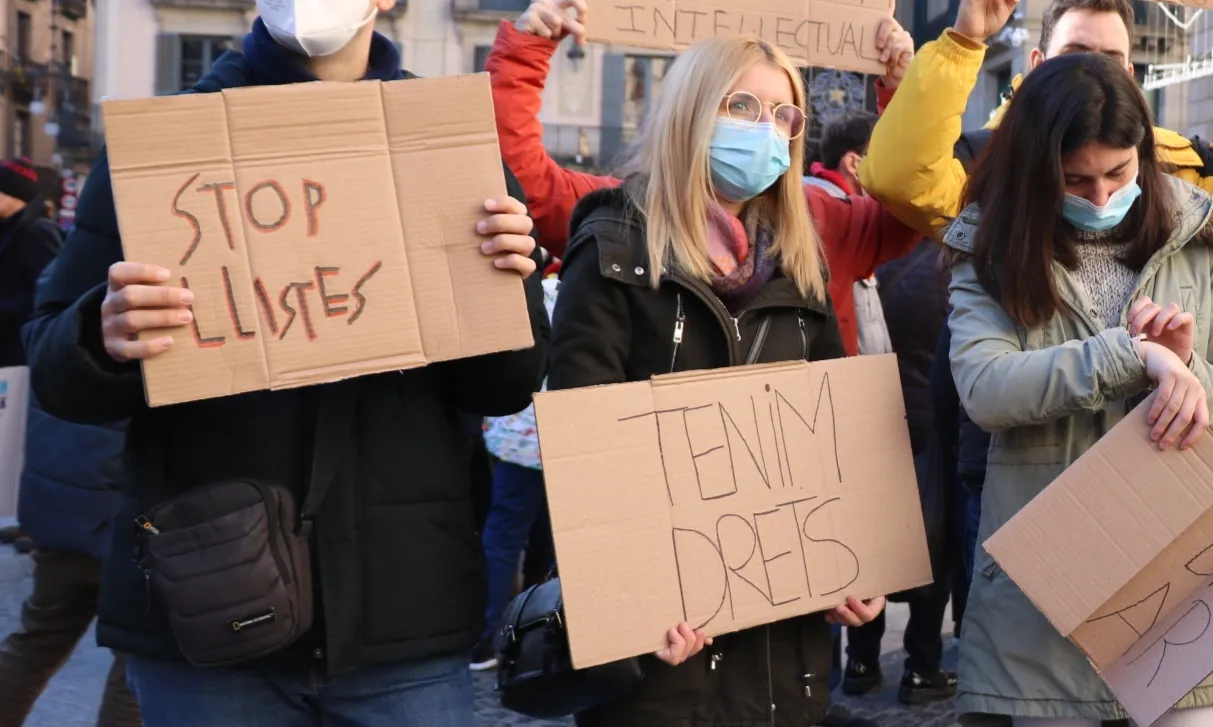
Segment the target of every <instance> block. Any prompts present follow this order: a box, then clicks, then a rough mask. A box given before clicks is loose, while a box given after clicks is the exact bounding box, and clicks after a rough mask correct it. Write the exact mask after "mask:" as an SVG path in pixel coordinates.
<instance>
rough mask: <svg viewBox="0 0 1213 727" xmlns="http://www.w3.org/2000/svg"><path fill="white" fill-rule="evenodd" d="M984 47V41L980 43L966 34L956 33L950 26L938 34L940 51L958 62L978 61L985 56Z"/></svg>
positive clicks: (985, 47)
mask: <svg viewBox="0 0 1213 727" xmlns="http://www.w3.org/2000/svg"><path fill="white" fill-rule="evenodd" d="M986 49H987V46H986V44H985V43H980V42H978V41H976V40H973V39H972V38H970V37H969V36H967V35H964V34H961V33H957V32H956V31H955V30H952V29H951V28H948V29H947V30H945V31H943V34H942V35H940V36H939V51H940V53H942V54H943V55H945V56H948V57H949V58H952V59H954V60H957V61H960V62H964V61H969V62H972V61H974V60H976V61H977V62H979V63H980V62H981V60H982V59H983V58H985V55H986Z"/></svg>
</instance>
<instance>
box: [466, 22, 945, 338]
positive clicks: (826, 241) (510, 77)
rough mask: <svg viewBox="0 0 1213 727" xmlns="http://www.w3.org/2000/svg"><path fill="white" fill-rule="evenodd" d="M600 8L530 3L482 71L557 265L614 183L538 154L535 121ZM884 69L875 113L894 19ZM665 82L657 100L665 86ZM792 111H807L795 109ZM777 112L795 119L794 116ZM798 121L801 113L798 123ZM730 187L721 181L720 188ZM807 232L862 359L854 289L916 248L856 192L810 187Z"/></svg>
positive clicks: (882, 40)
mask: <svg viewBox="0 0 1213 727" xmlns="http://www.w3.org/2000/svg"><path fill="white" fill-rule="evenodd" d="M602 1H603V0H535V1H534V2H533V3H531V5H530V7H529V8H528V9H527V10H526V12H524V13H523V14H522V15H521V16H520V17H519V18H518V20H517V21H516V22H509V21H505V20H503V21H501V25H500V27H499V28H498V31H497V39H496V41H495V42H494V43H493V47H492V49H491V51H490V53H489V56H488V59H487V60H486V63H485V69H486V70H487V71H488V72H489V75H490V77H491V78H492V84H493V100H494V107H495V109H496V114H497V134H498V138H499V139H500V142H501V155H502V158H504V159H505V161H506V163H507V164H509V166H510V169H512V170H513V171H514V173H515V174H517V175H518V180H519V181H520V182H521V183H522V187H523V189H525V190H526V195H527V208H528V210H529V211H530V214H531V217H532V219H534V221H535V228H536V229H537V230H539V241H540V244H542V245H543V246H544V247H545V248H546V249H548V250H550V251H551V252H552V254H554V255H556V256H557V257H562V256H563V250H564V247H565V241H566V240H567V238H568V232H569V220H570V218H571V216H572V212H573V207H574V206H575V205H576V204H577V202H578V200H580V199H581V198H582V197H584V196H585V195H587V194H589V193H590V192H592V191H594V190H596V189H602V188H605V187H615V186H618V185H619V184H620V181H621V180H619V179H617V178H615V177H600V176H594V175H591V174H586V173H584V172H577V171H573V170H570V169H564V168H562V167H561V166H560V165H559V164H557V163H556V162H555V161H554V160H553V159H552V158H551V157H550V156H548V153H547V151H546V150H545V148H544V142H543V139H544V127H543V124H542V123H541V122H540V121H539V110H540V108H541V107H542V105H543V87H544V83H545V82H546V80H547V76H548V72H549V70H550V67H551V61H552V57H553V55H554V54H555V53H556V49H557V46H558V44H559V43H560V41H562V40H563V39H565V38H566V37H569V36H572V37H573V39H574V40H575V41H577V42H582V40H583V39H584V37H585V26H584V22H585V20H586V19H587V17H588V15H587V13H593V12H595V8H597V7H599V4H600V3H601V2H602ZM876 47H877V48H880V49H881V62H882V63H885V64H886V68H887V71H886V73H885V75H884V76H882V77H880V78H878V79H877V80H876V83H875V96H876V107H877V109H878V110H879V109H882V108H884V106H885V105H886V104H888V103H889V102H890V101H891V99H892V97H893V93H894V92H895V90H896V89H897V87H898V85H899V84H900V83H901V79H902V78H903V77H904V75H905V72H906V69H907V68H908V67H909V65H910V61H911V59H912V58H913V57H914V41H913V39H912V38H911V37H910V34H909V33H907V32H906V31H905V30H903V29H902V28H901V26H900V25H898V24H897V22H896V21H895V20H893V19H892V18H889V19H888V20H886V21H885V23H884V24H883V25H882V26H881V28H880V29H879V31H878V32H877V35H876ZM669 82H670V78H669V77H668V76H667V77H666V79H665V81H664V82H663V84H662V93H665V89H666V88H668V87H669V85H670V83H669ZM798 108H801V109H803V108H805V105H804V104H799V105H798ZM727 111H728V112H729V113H730V114H731V115H732V116H733V117H735V118H737V119H739V120H741V121H749V120H753V119H757V118H759V116H760V115H761V114H760V111H759V109H758V107H757V104H754V103H751V102H747V103H740V104H733V105H731V106H729V107H728V108H727ZM766 111H767V112H768V113H771V112H773V111H774V110H773V109H771V108H767V109H766ZM784 113H789V114H796V113H797V112H796V111H786V112H784ZM799 116H800V118H803V114H799ZM805 127H807V123H804V122H797V123H795V124H794V125H788V124H787V123H785V124H784V129H783V131H784V133H785V134H789V135H791V136H792V137H793V138H791V145H792V147H795V148H797V149H799V148H801V147H803V144H804V137H805V134H804V129H805ZM800 160H801V157H800V156H797V157H796V159H795V161H792V160H791V158H790V157H789V161H790V162H791V168H792V170H793V171H794V172H796V173H798V174H801V173H803V171H802V168H801V166H800V164H801V161H800ZM725 184H727V182H726V183H725ZM802 199H806V200H807V201H808V206H809V212H810V215H811V216H812V219H813V223H814V225H815V226H816V228H817V231H818V232H819V233H820V237H821V242H822V247H823V250H824V255H825V259H826V261H827V263H828V265H829V270H830V276H829V281H828V282H827V289H828V291H829V294H830V297H831V298H832V299H833V301H834V305H835V309H836V313H837V316H838V327H839V330H840V331H841V334H842V345H843V348H844V349H845V350H846V352H847V354H848V355H855V354H857V353H858V352H859V339H858V335H857V332H856V315H855V302H854V292H853V285H854V283H855V282H857V281H860V280H865V279H867V278H869V277H871V275H872V274H873V273H874V272H875V271H876V268H878V267H879V266H880V265H881V264H883V263H885V262H887V261H889V260H893V259H896V258H899V257H901V256H902V255H905V254H907V253H908V252H909V251H910V250H912V249H914V247H915V246H916V245H917V244H918V242H919V240H920V239H921V238H920V237H919V236H918V234H917V233H915V232H914V231H913V230H911V229H910V228H908V227H906V226H905V225H903V224H902V223H901V222H899V221H898V220H896V219H895V218H894V217H893V216H892V215H890V214H888V213H886V212H885V211H884V209H883V208H882V207H881V205H880V204H879V203H877V202H876V201H875V200H873V199H871V198H869V197H866V196H863V195H862V194H860V193H859V191H858V190H856V193H855V194H852V195H851V196H850V197H849V198H844V199H835V198H833V197H831V196H830V194H829V193H828V192H827V191H825V190H824V189H820V188H817V187H812V186H810V187H807V188H805V189H804V191H803V193H802Z"/></svg>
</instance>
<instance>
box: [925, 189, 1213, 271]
mask: <svg viewBox="0 0 1213 727" xmlns="http://www.w3.org/2000/svg"><path fill="white" fill-rule="evenodd" d="M1165 180H1166V189H1167V190H1168V191H1169V192H1170V193H1171V195H1172V197H1173V198H1174V199H1175V205H1176V218H1177V221H1178V224H1177V225H1176V226H1175V229H1174V230H1172V232H1171V239H1170V240H1168V241H1167V244H1166V245H1164V246H1163V248H1162V249H1161V250H1159V251H1158V252H1157V253H1155V257H1156V258H1157V257H1165V256H1167V255H1170V254H1172V253H1174V252H1176V251H1177V250H1179V249H1180V248H1182V247H1183V246H1184V245H1185V244H1187V242H1188V240H1191V239H1192V237H1193V236H1194V235H1195V234H1196V233H1197V232H1199V231H1200V229H1201V228H1202V227H1204V226H1205V224H1206V223H1207V222H1208V219H1209V216H1210V212H1211V211H1213V199H1210V197H1209V194H1208V193H1207V192H1205V191H1204V190H1201V189H1199V188H1198V187H1195V186H1193V185H1191V184H1188V183H1187V182H1185V181H1183V180H1182V179H1177V178H1176V177H1172V176H1170V175H1168V176H1166V177H1165ZM980 222H981V208H980V207H978V206H977V205H976V204H971V205H969V206H967V207H965V208H964V209H963V210H961V212H960V216H959V217H957V218H956V219H955V220H953V221H952V223H951V224H950V225H948V227H947V229H946V230H945V232H944V235H943V244H944V245H946V246H947V247H950V248H952V249H953V250H956V251H958V252H963V253H966V254H971V253H972V252H973V242H974V240H975V239H976V237H977V226H978V224H979V223H980Z"/></svg>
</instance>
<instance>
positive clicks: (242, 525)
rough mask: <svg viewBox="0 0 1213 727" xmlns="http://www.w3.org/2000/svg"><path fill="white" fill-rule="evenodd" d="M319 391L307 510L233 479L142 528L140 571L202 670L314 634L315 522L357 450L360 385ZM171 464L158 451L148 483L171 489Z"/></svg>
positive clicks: (260, 485) (152, 517) (187, 495)
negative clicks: (344, 462) (352, 445)
mask: <svg viewBox="0 0 1213 727" xmlns="http://www.w3.org/2000/svg"><path fill="white" fill-rule="evenodd" d="M309 393H311V392H309ZM317 393H318V395H319V396H321V401H320V404H319V406H318V407H317V409H318V422H317V428H316V440H315V454H314V455H313V461H312V475H311V481H310V483H309V486H308V492H307V498H306V499H305V501H304V503H303V508H302V510H299V509H297V507H296V503H295V497H294V495H293V494H292V493H291V491H290V490H289V489H287V488H286V487H284V486H283V485H280V484H277V483H273V482H260V481H256V480H250V479H232V480H226V481H223V482H216V483H214V484H209V485H204V486H201V487H195V488H191V489H188V490H186V491H184V492H182V493H180V494H178V495H176V496H174V497H171V498H169V499H167V500H165V501H163V502H158V503H156V504H154V505H151V506H150V509H148V510H147V511H146V512H145V513H144V515H142V516H140V517H138V518H136V520H135V525H136V527H138V528H139V530H140V548H139V550H140V555H139V559H140V565H141V566H142V568H143V571H144V574H145V576H146V577H147V578H148V581H149V587H150V586H155V590H156V591H157V592H158V594H159V596H160V597H161V598H162V599H163V601H164V604H165V606H166V607H167V610H168V618H169V624H170V626H171V627H172V630H173V636H174V637H175V638H176V640H177V645H178V646H179V647H180V649H181V653H182V654H184V656H185V658H186V660H188V661H189V662H190V663H191V664H193V665H194V666H198V667H218V666H230V665H233V664H241V663H244V662H248V661H252V660H255V659H259V658H261V657H263V656H267V655H269V654H273V653H275V652H278V651H281V650H282V649H285V648H287V647H288V646H290V645H291V644H293V643H294V642H295V641H297V640H298V639H299V638H300V637H301V636H303V635H304V634H305V633H307V632H308V630H310V629H311V627H312V618H313V614H314V603H313V599H314V594H313V591H312V562H311V547H310V544H309V538H310V536H311V532H312V521H313V520H314V518H315V517H316V514H317V512H318V511H319V509H320V505H321V503H323V501H324V498H325V495H326V494H328V490H329V488H330V486H331V485H332V483H333V480H334V479H335V478H336V475H337V468H338V466H339V465H340V460H341V459H342V457H343V456H344V453H345V452H347V451H348V450H349V446H348V445H349V442H350V440H351V438H352V436H353V435H352V433H351V431H352V429H353V427H352V426H351V424H352V420H353V413H354V406H355V403H356V400H357V395H358V384H357V380H356V379H353V380H350V381H346V382H340V383H337V384H329V385H328V386H326V387H324V388H323V389H322V390H320V391H319V392H317ZM159 447H163V444H161V445H159ZM163 458H164V453H163V451H160V450H157V452H156V453H155V454H154V456H153V461H154V466H153V467H152V468H151V469H152V472H151V473H150V475H151V478H152V480H151V481H150V482H149V484H159V485H163V483H164V478H165V476H166V474H167V473H166V469H165V467H164V462H163ZM151 489H152V488H148V490H149V495H150V494H152V493H151V492H150V491H151ZM149 502H155V501H154V500H151V499H150V498H149ZM150 595H151V594H150V593H149V597H150Z"/></svg>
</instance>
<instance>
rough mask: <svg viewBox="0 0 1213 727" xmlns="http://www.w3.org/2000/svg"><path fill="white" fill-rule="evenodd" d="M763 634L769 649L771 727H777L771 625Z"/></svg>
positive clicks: (768, 676)
mask: <svg viewBox="0 0 1213 727" xmlns="http://www.w3.org/2000/svg"><path fill="white" fill-rule="evenodd" d="M762 634H763V637H764V638H765V639H766V647H767V696H768V697H770V699H771V712H770V718H771V727H775V685H774V683H773V680H772V677H771V626H770V625H769V624H768V625H766V626H763V627H762Z"/></svg>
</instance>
